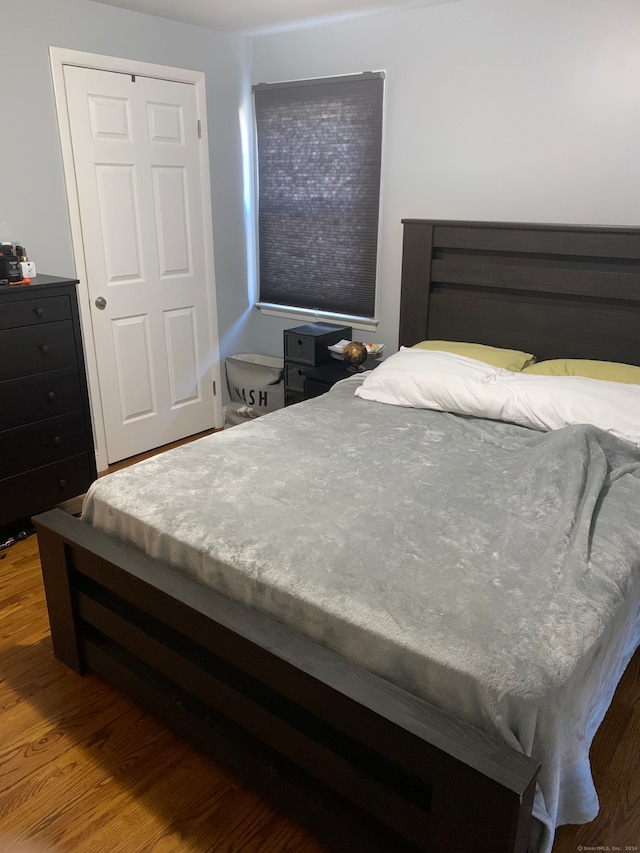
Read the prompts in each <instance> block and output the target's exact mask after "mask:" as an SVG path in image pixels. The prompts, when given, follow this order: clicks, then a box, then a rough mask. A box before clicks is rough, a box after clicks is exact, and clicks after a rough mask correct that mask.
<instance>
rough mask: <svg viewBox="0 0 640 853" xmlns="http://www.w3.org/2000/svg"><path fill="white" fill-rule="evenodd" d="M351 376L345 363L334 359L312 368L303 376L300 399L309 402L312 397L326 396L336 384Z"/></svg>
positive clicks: (350, 371)
mask: <svg viewBox="0 0 640 853" xmlns="http://www.w3.org/2000/svg"><path fill="white" fill-rule="evenodd" d="M353 375H354V373H353V371H352V370H349V367H348V365H347V363H346V362H345V361H337V360H336V359H333V361H330V362H328V363H327V364H321V365H320V366H319V367H312V368H311V369H310V370H307V371H306V373H305V376H304V381H303V388H302V399H303V400H310V399H311V398H312V397H319V396H320V394H326V393H327V391H328V390H329V389H330V388H331V387H332V385H335V384H336V382H339V381H340V380H341V379H346V378H347V376H353Z"/></svg>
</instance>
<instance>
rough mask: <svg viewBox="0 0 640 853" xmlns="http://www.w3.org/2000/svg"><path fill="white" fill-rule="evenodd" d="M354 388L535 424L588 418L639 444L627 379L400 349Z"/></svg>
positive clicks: (632, 389)
mask: <svg viewBox="0 0 640 853" xmlns="http://www.w3.org/2000/svg"><path fill="white" fill-rule="evenodd" d="M355 393H356V395H357V396H358V397H362V398H363V399H365V400H375V401H377V402H379V403H389V404H391V405H395V406H410V407H412V408H423V409H437V410H439V411H445V412H454V413H456V414H463V415H474V416H475V417H479V418H489V419H491V420H500V421H509V422H510V423H516V424H520V425H521V426H527V427H532V428H534V429H542V430H554V429H561V428H562V427H565V426H570V425H572V424H585V423H588V424H593V425H594V426H597V427H600V428H601V429H604V430H607V431H608V432H610V433H612V434H613V435H616V436H618V437H619V438H624V439H626V440H627V441H630V442H632V443H633V444H638V445H640V387H639V386H635V385H628V384H624V383H622V382H606V381H604V380H602V379H587V378H585V377H582V376H541V375H537V374H530V373H514V372H512V371H510V370H503V369H501V368H499V367H491V366H490V365H488V364H485V363H483V362H480V361H476V360H475V359H471V358H466V357H464V356H460V355H454V354H453V353H446V352H440V351H427V350H415V349H404V348H403V349H401V350H400V352H398V353H396V354H395V355H392V356H390V357H389V358H388V359H387V360H386V361H384V362H383V363H382V364H381V365H380V366H379V367H377V368H376V369H375V370H373V371H371V372H370V373H368V374H367V376H366V377H365V379H364V381H363V383H362V385H360V386H359V387H358V388H357V389H356V392H355Z"/></svg>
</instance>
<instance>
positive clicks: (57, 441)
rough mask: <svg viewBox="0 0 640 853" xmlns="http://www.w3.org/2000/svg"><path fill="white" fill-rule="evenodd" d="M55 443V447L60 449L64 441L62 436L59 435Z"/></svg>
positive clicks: (54, 440)
mask: <svg viewBox="0 0 640 853" xmlns="http://www.w3.org/2000/svg"><path fill="white" fill-rule="evenodd" d="M53 443H54V445H55V446H56V447H60V445H61V444H62V439H61V438H60V436H59V435H57V436H56V437H55V438H54V439H53Z"/></svg>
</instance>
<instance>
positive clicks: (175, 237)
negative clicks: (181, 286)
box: [153, 166, 192, 278]
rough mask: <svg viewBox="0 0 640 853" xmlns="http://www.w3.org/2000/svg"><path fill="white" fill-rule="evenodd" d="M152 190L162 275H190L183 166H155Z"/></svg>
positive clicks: (164, 276) (188, 231) (187, 204)
mask: <svg viewBox="0 0 640 853" xmlns="http://www.w3.org/2000/svg"><path fill="white" fill-rule="evenodd" d="M153 191H154V204H155V212H156V226H157V229H158V253H159V258H158V266H159V270H160V275H161V277H162V278H167V277H168V276H176V275H178V276H180V275H192V264H191V245H190V243H191V241H190V239H189V237H190V228H189V220H188V210H189V202H188V199H187V184H186V175H185V172H184V169H181V168H177V167H175V166H171V167H168V168H167V167H166V166H156V167H154V169H153Z"/></svg>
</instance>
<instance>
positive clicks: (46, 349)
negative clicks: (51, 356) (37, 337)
mask: <svg viewBox="0 0 640 853" xmlns="http://www.w3.org/2000/svg"><path fill="white" fill-rule="evenodd" d="M40 350H41V352H42V353H43V354H44V355H46V354H47V353H48V352H49V347H48V345H47V344H40Z"/></svg>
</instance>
